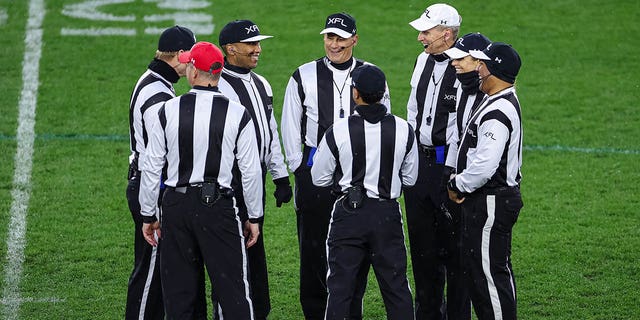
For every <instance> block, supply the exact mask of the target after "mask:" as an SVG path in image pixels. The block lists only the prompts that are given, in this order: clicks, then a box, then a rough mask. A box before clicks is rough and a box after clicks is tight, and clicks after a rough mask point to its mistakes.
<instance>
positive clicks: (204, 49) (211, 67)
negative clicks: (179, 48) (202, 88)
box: [178, 41, 224, 74]
mask: <svg viewBox="0 0 640 320" xmlns="http://www.w3.org/2000/svg"><path fill="white" fill-rule="evenodd" d="M178 61H180V62H181V63H189V62H191V63H192V64H193V66H194V67H196V69H198V70H202V71H205V72H209V73H212V74H216V73H220V72H221V71H222V67H223V66H224V56H223V55H222V51H221V50H220V48H218V47H216V45H215V44H213V43H211V42H206V41H200V42H198V43H196V44H194V45H193V47H191V50H190V51H185V52H183V53H181V54H180V55H179V56H178ZM216 62H217V63H219V65H217V64H216Z"/></svg>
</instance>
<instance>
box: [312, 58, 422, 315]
mask: <svg viewBox="0 0 640 320" xmlns="http://www.w3.org/2000/svg"><path fill="white" fill-rule="evenodd" d="M352 81H353V89H352V91H353V99H354V100H355V102H356V103H357V107H356V109H355V111H356V113H355V114H353V115H352V116H350V117H348V118H347V119H342V120H339V121H337V122H336V123H335V124H334V125H333V126H332V127H330V128H329V129H328V130H327V131H326V132H325V135H324V138H323V139H322V142H320V146H319V147H318V152H317V153H316V155H315V159H314V165H313V167H312V168H311V175H312V177H313V183H314V184H316V185H317V186H330V185H332V184H333V183H334V179H335V180H336V182H337V183H338V185H339V186H340V191H341V192H342V194H343V195H342V196H341V197H340V198H338V200H337V201H336V202H335V203H334V204H333V211H332V213H331V223H330V227H329V235H328V238H327V247H328V248H327V252H328V265H329V271H328V274H327V289H328V291H329V297H328V301H327V310H326V316H325V319H327V320H334V319H335V320H342V319H349V312H350V310H349V306H350V303H351V301H352V299H353V298H354V292H355V290H356V279H357V278H356V275H357V274H358V272H359V270H360V269H361V266H362V264H369V263H370V264H372V265H373V269H374V270H375V274H376V278H377V279H378V282H379V284H380V291H381V293H382V297H383V300H384V304H385V308H386V311H387V319H396V320H404V319H413V318H414V315H413V301H412V298H411V291H410V289H409V282H408V280H407V251H406V247H405V240H404V231H403V228H402V212H401V211H400V205H399V204H398V201H397V200H396V199H397V198H398V197H400V193H401V191H402V186H403V185H413V184H414V183H415V181H416V176H417V174H418V150H417V147H416V141H415V134H414V132H413V128H412V127H411V125H409V124H408V123H407V122H406V121H405V120H402V119H400V118H398V117H395V116H393V115H392V114H390V113H388V112H387V108H386V107H385V106H384V105H382V104H380V103H379V102H380V100H381V99H382V97H383V95H384V92H385V87H386V85H385V76H384V73H382V71H381V70H380V69H378V68H377V67H375V66H372V65H363V66H361V67H358V68H356V69H355V70H354V71H353V80H352Z"/></svg>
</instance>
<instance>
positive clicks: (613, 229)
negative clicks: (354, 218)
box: [0, 0, 640, 320]
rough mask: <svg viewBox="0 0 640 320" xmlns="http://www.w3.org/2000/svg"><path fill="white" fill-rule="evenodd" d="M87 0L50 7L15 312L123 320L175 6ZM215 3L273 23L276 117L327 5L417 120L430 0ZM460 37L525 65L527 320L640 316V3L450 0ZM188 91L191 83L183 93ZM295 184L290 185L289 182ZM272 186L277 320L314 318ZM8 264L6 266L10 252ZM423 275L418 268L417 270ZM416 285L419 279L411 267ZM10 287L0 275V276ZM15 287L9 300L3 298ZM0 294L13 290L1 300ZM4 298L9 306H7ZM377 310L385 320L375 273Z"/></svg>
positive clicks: (3, 208) (15, 93)
mask: <svg viewBox="0 0 640 320" xmlns="http://www.w3.org/2000/svg"><path fill="white" fill-rule="evenodd" d="M79 2H82V1H80V0H48V1H45V5H46V9H47V11H46V15H45V19H44V23H43V32H44V36H43V46H42V58H41V60H40V73H39V81H40V82H39V83H40V87H39V96H38V105H37V111H36V126H35V132H36V135H37V136H36V140H35V143H34V157H33V170H32V176H31V182H32V193H31V200H30V203H29V209H28V216H27V233H26V248H25V261H24V265H23V268H24V270H23V274H22V279H21V283H20V294H21V296H22V298H23V300H24V301H23V302H22V303H21V306H20V311H19V318H20V319H43V318H47V319H118V318H122V315H123V313H124V304H125V297H126V285H127V279H128V276H129V273H130V271H131V267H132V262H133V247H132V242H133V241H132V231H133V230H132V228H133V224H132V223H131V218H130V214H129V212H128V209H127V204H126V200H125V197H124V190H125V186H126V166H127V154H128V118H127V116H128V101H129V97H130V94H131V89H132V86H133V84H134V83H135V81H136V80H137V78H138V76H139V75H140V74H141V73H142V72H143V71H144V70H145V68H146V65H147V63H148V62H149V60H150V59H151V58H152V56H153V53H154V51H155V46H156V43H157V35H146V34H144V32H143V31H144V29H145V27H149V26H153V27H168V26H169V25H171V24H173V22H171V21H167V22H165V23H162V22H145V21H144V20H143V17H144V16H145V15H150V14H162V13H171V12H173V11H174V10H172V9H167V8H159V7H158V4H159V3H160V2H163V1H129V2H124V1H122V2H123V3H121V4H112V5H107V6H104V7H103V9H104V11H105V12H107V13H111V14H114V15H134V16H135V17H136V19H135V21H124V22H109V21H88V20H85V19H78V18H72V17H69V16H66V15H63V14H62V9H63V8H64V7H65V5H69V4H74V3H79ZM210 2H211V5H210V6H208V7H207V8H205V9H199V10H195V9H194V10H192V12H200V13H206V14H210V15H211V16H212V21H213V23H214V24H215V31H214V33H213V34H209V35H207V34H201V35H197V38H198V40H206V41H211V42H217V36H218V31H219V30H220V29H221V28H222V26H223V25H224V24H225V23H226V22H228V21H230V20H233V19H251V20H253V21H254V22H256V23H258V25H259V26H260V29H261V31H262V33H264V34H269V35H274V36H275V37H274V38H273V39H268V40H264V41H263V42H262V48H263V53H262V55H261V60H260V65H259V67H258V68H257V69H256V71H257V72H258V73H260V74H262V75H264V76H265V77H266V78H267V79H269V81H270V82H271V85H272V87H273V90H274V106H275V111H276V115H278V117H279V115H280V113H281V104H282V98H283V94H284V89H285V86H286V83H287V81H288V78H289V76H290V75H291V73H292V72H293V71H294V69H295V68H296V67H297V66H299V65H300V64H302V63H305V62H307V61H310V60H313V59H316V58H318V57H321V56H322V55H323V54H324V51H323V47H322V46H323V44H322V40H321V36H320V35H319V34H318V33H319V31H320V30H321V29H322V26H323V24H324V20H325V18H326V16H327V15H328V14H331V13H334V12H340V11H346V12H349V13H351V14H352V15H353V16H355V17H356V19H357V22H358V33H359V37H360V39H359V43H358V45H357V47H356V48H355V55H356V56H357V57H358V58H361V59H365V60H367V61H370V62H373V63H375V64H377V65H378V66H380V67H381V68H382V69H383V70H384V71H385V73H386V75H387V78H388V83H389V87H390V91H391V101H392V109H393V112H394V113H395V114H397V115H400V116H402V117H404V116H406V108H405V105H406V102H407V98H408V95H409V89H410V88H409V78H410V75H411V71H412V69H413V65H414V61H415V58H416V56H417V55H418V54H419V53H420V51H421V46H420V44H419V43H418V42H417V41H416V37H417V32H416V31H415V30H413V29H412V28H411V27H410V26H409V25H408V22H409V21H411V20H412V19H415V18H416V17H418V16H419V15H420V14H421V13H422V11H423V10H424V8H425V7H426V6H427V5H428V4H429V3H426V2H423V1H382V0H372V1H367V2H362V1H355V0H349V1H339V2H338V1H299V2H291V1H282V0H272V1H269V2H264V1H244V2H239V1H210ZM452 4H453V5H454V6H456V7H457V8H458V10H459V12H460V13H461V15H462V17H463V23H462V28H461V33H462V34H465V33H468V32H475V31H481V32H483V33H484V34H485V35H487V36H488V37H489V38H491V39H492V40H494V41H503V42H507V43H510V44H512V45H513V46H514V47H515V48H516V49H517V50H518V52H519V53H520V55H521V56H522V60H523V67H522V70H521V74H520V75H519V77H518V81H517V84H516V85H517V90H518V95H519V98H520V101H521V104H522V112H523V125H524V135H525V138H524V139H525V140H524V144H525V147H526V148H525V151H524V165H523V168H522V171H523V182H522V190H523V198H524V202H525V207H524V209H523V210H522V212H521V214H520V218H519V221H518V223H517V224H516V226H515V228H514V239H513V265H514V272H515V275H516V281H517V286H518V299H519V303H518V312H519V315H520V317H521V318H522V319H598V320H600V319H612V320H613V319H638V318H639V317H640V306H638V303H637V302H638V300H640V294H639V293H638V292H640V280H639V279H640V251H639V250H638V247H639V246H640V227H639V226H640V213H639V210H638V207H639V206H640V200H639V199H640V197H639V195H640V187H639V186H638V183H637V182H638V181H639V180H640V174H639V173H638V161H639V160H640V141H639V140H638V137H640V126H639V125H640V115H639V113H638V110H637V109H638V102H637V101H638V98H639V96H640V80H639V78H638V74H639V72H640V60H638V59H637V57H636V56H637V52H638V49H637V48H638V47H640V38H638V37H637V34H638V31H640V30H639V29H640V24H638V23H637V21H638V18H639V14H638V12H640V3H639V2H637V1H630V0H619V1H609V2H602V1H593V0H587V1H577V0H564V1H553V2H550V1H541V0H533V1H506V0H494V1H485V2H477V1H464V2H463V1H455V2H452ZM2 10H5V11H6V13H7V16H8V19H7V20H6V21H5V22H4V23H3V24H0V33H1V34H2V37H0V63H2V68H0V87H1V88H2V95H1V96H0V113H1V114H2V116H0V163H1V164H2V165H0V255H2V257H4V256H6V255H7V247H6V245H4V243H5V242H6V239H7V231H8V230H7V228H8V225H9V219H10V215H11V209H10V208H11V202H12V196H11V190H12V189H13V176H14V169H15V167H16V165H15V159H14V157H15V152H16V146H17V141H16V138H15V135H16V128H17V124H18V102H19V100H20V92H21V90H22V74H21V73H22V57H23V54H24V50H25V46H24V36H25V28H26V21H27V20H26V19H27V17H28V1H11V0H0V11H2ZM88 27H119V28H131V29H135V30H136V32H137V35H136V36H135V37H127V36H103V37H89V36H62V35H61V32H60V30H61V29H62V28H88ZM187 89H188V86H187V84H186V81H184V80H181V81H180V83H179V84H178V86H177V87H176V90H177V92H178V93H183V92H185V91H186V90H187ZM292 181H293V179H292ZM272 192H273V185H272V184H268V186H267V199H268V201H267V218H266V222H265V231H264V234H265V243H266V247H267V256H268V260H269V275H270V284H271V296H272V305H273V310H272V313H271V316H270V319H274V320H279V319H283V320H288V319H302V312H301V309H300V305H299V302H298V248H297V239H296V223H295V212H294V210H293V206H292V205H291V204H286V205H284V206H283V207H282V208H276V207H275V203H274V202H275V201H274V200H273V198H271V193H272ZM2 259H3V260H1V261H2V262H1V264H2V267H3V273H2V276H3V277H4V275H5V274H6V273H7V272H10V271H9V270H5V269H4V268H5V267H6V260H5V259H4V258H2ZM409 275H410V272H409ZM409 278H410V279H411V277H409ZM3 285H4V282H3ZM2 298H3V299H4V298H5V297H2ZM2 301H4V300H2ZM1 308H4V304H2V305H1ZM365 318H366V319H384V318H385V313H384V307H383V305H382V301H381V298H380V294H379V292H378V289H377V285H376V283H375V279H374V277H373V273H371V274H370V281H369V286H368V292H367V295H366V298H365Z"/></svg>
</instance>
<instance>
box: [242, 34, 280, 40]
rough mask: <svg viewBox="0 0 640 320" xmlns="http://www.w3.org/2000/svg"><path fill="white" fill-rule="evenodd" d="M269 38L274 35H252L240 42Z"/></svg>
mask: <svg viewBox="0 0 640 320" xmlns="http://www.w3.org/2000/svg"><path fill="white" fill-rule="evenodd" d="M269 38H273V36H268V35H264V34H261V35H257V36H255V37H251V38H247V39H244V40H240V42H256V41H260V40H264V39H269Z"/></svg>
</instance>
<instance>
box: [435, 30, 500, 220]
mask: <svg viewBox="0 0 640 320" xmlns="http://www.w3.org/2000/svg"><path fill="white" fill-rule="evenodd" d="M490 43H491V40H489V38H487V37H485V36H484V35H483V34H481V33H479V32H477V33H468V34H465V35H464V36H462V38H460V39H458V41H456V45H455V46H453V48H450V49H447V50H445V51H444V54H446V55H447V56H448V57H449V59H451V65H452V66H454V67H455V68H456V78H458V81H460V86H459V87H458V92H457V94H456V133H457V134H456V135H455V136H454V139H453V142H452V143H451V145H450V146H449V152H447V161H446V166H447V167H448V168H449V170H448V171H449V172H451V173H454V172H455V167H456V158H457V156H458V142H459V141H460V138H461V137H462V136H461V135H462V131H463V130H464V127H465V126H466V124H467V121H468V120H469V114H470V113H471V112H472V111H473V110H475V109H476V108H477V107H478V105H479V104H480V102H481V101H482V99H484V97H485V94H484V92H482V91H480V77H479V76H478V71H476V67H477V66H478V64H479V63H480V60H479V59H476V58H474V57H472V56H471V55H470V54H469V51H471V50H480V51H482V50H484V49H485V48H486V47H487V46H488V45H489V44H490ZM449 178H450V177H449ZM449 178H447V179H446V180H447V181H449ZM456 218H457V217H454V219H456Z"/></svg>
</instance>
